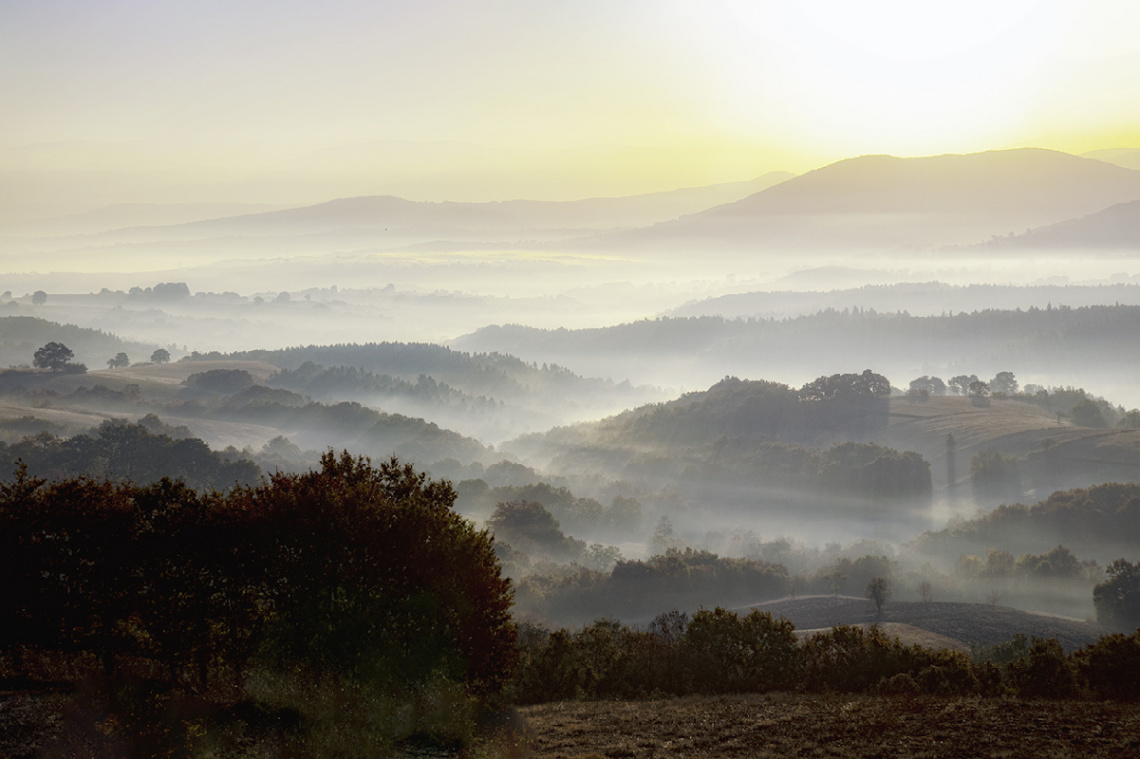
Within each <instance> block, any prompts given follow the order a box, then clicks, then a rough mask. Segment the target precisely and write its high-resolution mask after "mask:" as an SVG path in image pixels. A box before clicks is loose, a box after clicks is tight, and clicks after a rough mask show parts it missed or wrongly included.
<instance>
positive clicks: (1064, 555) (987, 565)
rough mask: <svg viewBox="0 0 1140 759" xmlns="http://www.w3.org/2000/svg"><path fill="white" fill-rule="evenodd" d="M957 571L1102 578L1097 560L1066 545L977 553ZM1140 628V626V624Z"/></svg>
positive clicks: (983, 574) (999, 575)
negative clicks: (1036, 550)
mask: <svg viewBox="0 0 1140 759" xmlns="http://www.w3.org/2000/svg"><path fill="white" fill-rule="evenodd" d="M958 572H959V574H962V575H964V576H966V577H981V578H987V579H997V580H1000V579H1007V578H1026V579H1036V580H1054V581H1057V580H1091V581H1096V580H1097V579H1099V578H1100V567H1099V566H1098V565H1097V563H1096V561H1093V560H1087V561H1081V560H1080V559H1079V558H1077V556H1076V554H1074V553H1073V552H1072V551H1071V550H1070V549H1069V548H1068V547H1067V546H1064V545H1058V546H1056V547H1055V548H1051V549H1050V550H1048V551H1046V552H1045V553H1041V554H1032V553H1024V554H1022V555H1020V556H1018V557H1017V558H1014V556H1013V554H1012V553H1010V552H1009V551H1003V550H1000V549H997V548H991V549H990V550H989V552H987V553H986V557H985V558H984V559H983V558H981V557H980V556H977V555H975V554H967V555H964V556H960V557H959V558H958ZM1137 626H1138V627H1140V625H1137Z"/></svg>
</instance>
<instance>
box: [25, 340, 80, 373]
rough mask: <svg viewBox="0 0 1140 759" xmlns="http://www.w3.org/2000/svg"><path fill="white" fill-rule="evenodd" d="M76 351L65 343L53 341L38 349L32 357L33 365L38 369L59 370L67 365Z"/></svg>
mask: <svg viewBox="0 0 1140 759" xmlns="http://www.w3.org/2000/svg"><path fill="white" fill-rule="evenodd" d="M73 358H75V353H74V352H73V351H72V350H71V348H68V347H67V346H66V345H64V344H63V343H56V342H51V343H48V344H46V345H44V346H43V347H41V348H39V349H38V350H36V352H35V355H34V356H33V357H32V366H35V367H36V368H38V369H50V370H51V371H53V372H58V371H59V370H61V369H63V368H64V367H66V366H67V364H68V363H69V362H70V361H71V359H73Z"/></svg>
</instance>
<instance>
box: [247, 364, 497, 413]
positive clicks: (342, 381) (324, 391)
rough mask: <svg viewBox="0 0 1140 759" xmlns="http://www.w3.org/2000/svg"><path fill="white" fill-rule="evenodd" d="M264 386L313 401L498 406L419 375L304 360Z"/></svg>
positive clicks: (284, 370) (274, 377)
mask: <svg viewBox="0 0 1140 759" xmlns="http://www.w3.org/2000/svg"><path fill="white" fill-rule="evenodd" d="M267 384H268V385H269V386H270V387H281V388H285V389H286V390H292V391H293V392H296V393H303V394H305V395H310V396H313V397H314V398H330V397H336V398H338V399H341V400H375V399H376V398H378V397H397V398H406V399H409V400H412V401H416V402H419V403H430V404H435V405H446V406H458V407H461V408H468V409H495V408H498V407H499V405H500V404H499V403H497V402H495V401H493V400H491V399H490V398H488V397H487V396H485V395H480V396H472V395H468V394H467V393H463V392H461V391H459V390H456V389H455V388H453V387H451V386H450V385H448V384H447V383H446V382H440V381H438V380H436V379H435V378H434V377H429V376H428V375H426V374H420V375H418V376H417V377H416V379H415V381H414V382H413V381H409V380H405V379H401V378H399V377H394V376H392V375H391V374H375V373H373V372H370V371H367V370H365V369H358V368H357V367H355V366H333V367H324V366H321V365H319V364H315V363H313V362H312V361H306V362H304V363H303V364H301V365H300V366H299V367H297V368H296V369H281V370H280V371H278V372H277V374H275V375H273V376H272V377H270V378H269V380H268V382H267Z"/></svg>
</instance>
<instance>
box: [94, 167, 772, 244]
mask: <svg viewBox="0 0 1140 759" xmlns="http://www.w3.org/2000/svg"><path fill="white" fill-rule="evenodd" d="M792 176H793V175H792V174H788V173H787V172H771V173H768V174H765V175H763V176H761V177H758V178H756V179H753V180H750V181H746V182H730V183H722V184H716V185H708V186H705V187H690V188H683V189H678V190H670V191H666V192H657V193H648V194H644V195H629V196H623V197H613V198H602V197H599V198H586V199H582V200H567V201H546V200H506V201H488V202H459V201H439V202H431V201H414V200H407V199H405V198H400V197H396V196H392V195H364V196H357V197H349V198H336V199H333V200H329V201H326V202H324V203H317V204H314V205H305V206H298V207H295V208H285V209H279V210H271V211H265V212H261V213H245V214H239V215H233V216H224V217H221V218H206V219H201V220H198V221H191V222H186V223H181V224H170V225H165V226H146V227H138V228H124V229H118V230H108V231H107V232H106V234H107V235H109V236H112V237H116V238H119V237H126V238H132V239H137V238H140V237H143V238H145V237H146V236H149V235H154V236H159V237H165V236H168V235H174V236H176V237H209V236H216V235H233V234H251V233H257V234H283V233H297V232H300V233H313V232H321V231H324V232H330V231H337V230H345V229H356V230H361V231H372V232H377V231H381V232H382V231H393V232H397V231H399V232H405V233H407V232H413V233H428V236H429V238H430V236H431V235H438V234H454V233H460V232H467V233H472V232H474V233H478V232H500V233H501V232H511V233H514V232H520V231H523V232H525V231H545V232H556V233H557V232H562V233H567V232H574V233H578V234H586V233H589V232H591V231H596V230H604V229H613V228H620V227H636V226H645V225H649V224H653V223H655V222H658V221H663V220H666V219H670V218H676V217H679V216H683V215H685V214H691V213H695V212H697V211H701V210H704V209H707V208H710V207H713V206H716V205H719V204H722V203H725V202H729V201H733V200H737V199H739V198H742V197H745V196H747V195H750V194H753V193H755V192H757V191H759V190H762V189H765V188H767V187H770V186H772V185H774V184H778V183H780V182H782V181H785V180H786V179H789V178H790V177H792Z"/></svg>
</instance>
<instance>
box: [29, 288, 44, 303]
mask: <svg viewBox="0 0 1140 759" xmlns="http://www.w3.org/2000/svg"><path fill="white" fill-rule="evenodd" d="M45 303H47V293H45V292H44V291H43V290H36V291H35V292H34V293H32V304H33V305H36V306H42V305H43V304H45Z"/></svg>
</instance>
